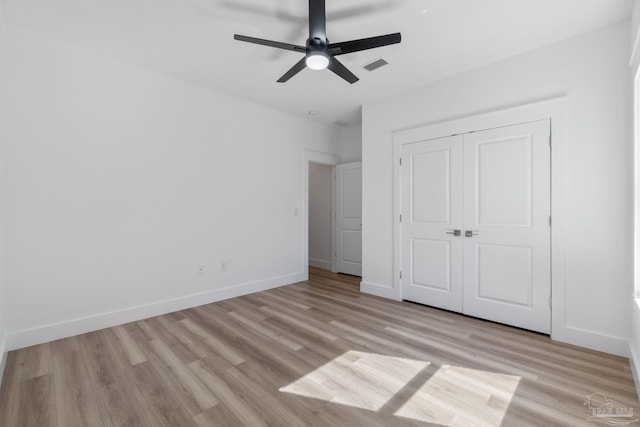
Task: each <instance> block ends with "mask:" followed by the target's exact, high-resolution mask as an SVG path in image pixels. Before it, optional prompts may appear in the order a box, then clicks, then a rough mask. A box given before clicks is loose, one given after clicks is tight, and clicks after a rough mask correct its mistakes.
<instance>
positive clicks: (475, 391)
mask: <svg viewBox="0 0 640 427" xmlns="http://www.w3.org/2000/svg"><path fill="white" fill-rule="evenodd" d="M519 382H520V377H518V376H513V375H505V374H497V373H494V372H487V371H479V370H475V369H468V368H461V367H456V366H447V365H444V366H442V367H441V368H440V369H438V371H437V372H436V373H435V374H433V376H432V377H431V378H430V379H429V380H428V381H427V382H426V383H425V384H424V385H423V386H422V387H421V388H420V390H418V391H417V392H416V393H414V395H413V396H412V397H411V398H410V399H409V400H408V401H407V402H406V403H405V404H404V405H403V406H402V407H401V408H400V409H399V410H398V411H397V412H396V413H395V415H398V416H401V417H405V418H411V419H414V420H418V421H426V422H430V423H437V424H440V425H443V426H461V425H477V426H499V425H500V424H501V422H502V419H503V418H504V416H505V414H506V412H507V409H508V407H509V403H510V402H511V399H512V398H513V395H514V393H515V391H516V388H517V387H518V383H519Z"/></svg>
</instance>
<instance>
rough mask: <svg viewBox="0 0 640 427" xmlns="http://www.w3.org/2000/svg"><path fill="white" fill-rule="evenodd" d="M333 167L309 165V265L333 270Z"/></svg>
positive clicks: (316, 164)
mask: <svg viewBox="0 0 640 427" xmlns="http://www.w3.org/2000/svg"><path fill="white" fill-rule="evenodd" d="M332 203H333V201H332V200H331V166H327V165H321V164H318V163H309V265H312V266H314V267H320V268H324V269H327V270H331V205H332Z"/></svg>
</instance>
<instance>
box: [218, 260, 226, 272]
mask: <svg viewBox="0 0 640 427" xmlns="http://www.w3.org/2000/svg"><path fill="white" fill-rule="evenodd" d="M220 271H227V263H226V262H221V263H220Z"/></svg>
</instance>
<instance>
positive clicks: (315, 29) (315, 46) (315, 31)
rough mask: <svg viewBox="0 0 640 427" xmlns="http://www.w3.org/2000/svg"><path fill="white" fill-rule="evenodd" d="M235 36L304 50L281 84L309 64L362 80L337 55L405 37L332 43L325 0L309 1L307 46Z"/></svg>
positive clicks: (383, 44) (245, 39)
mask: <svg viewBox="0 0 640 427" xmlns="http://www.w3.org/2000/svg"><path fill="white" fill-rule="evenodd" d="M233 38H234V39H235V40H239V41H243V42H248V43H255V44H260V45H264V46H270V47H275V48H277V49H285V50H291V51H294V52H299V53H304V55H305V56H304V57H303V58H302V59H301V60H300V61H298V62H297V63H296V64H295V65H294V66H293V67H291V68H290V69H289V71H287V72H286V73H284V74H283V75H282V77H280V78H279V79H278V83H284V82H286V81H288V80H289V79H290V78H291V77H293V76H295V75H296V74H298V73H299V72H300V71H302V70H303V69H304V68H305V67H309V68H311V69H312V70H324V69H325V68H328V69H329V70H331V71H333V72H334V73H336V74H337V75H338V76H340V77H342V78H343V79H345V80H346V81H348V82H349V83H351V84H353V83H355V82H357V81H358V80H359V79H358V77H356V75H355V74H353V73H352V72H351V71H349V70H348V69H347V67H345V66H344V65H343V64H342V63H341V62H340V61H338V60H337V59H336V56H338V55H344V54H347V53H353V52H359V51H361V50H367V49H374V48H376V47H382V46H387V45H390V44H396V43H400V40H401V36H400V33H393V34H386V35H383V36H375V37H368V38H365V39H357V40H349V41H346V42H339V43H329V40H328V39H327V17H326V9H325V0H309V38H308V39H307V45H306V46H298V45H295V44H290V43H282V42H276V41H272V40H265V39H258V38H255V37H249V36H242V35H240V34H234V36H233Z"/></svg>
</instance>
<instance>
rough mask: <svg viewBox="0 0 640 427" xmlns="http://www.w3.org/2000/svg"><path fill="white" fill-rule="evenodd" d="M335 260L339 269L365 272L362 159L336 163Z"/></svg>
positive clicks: (349, 272)
mask: <svg viewBox="0 0 640 427" xmlns="http://www.w3.org/2000/svg"><path fill="white" fill-rule="evenodd" d="M335 240H336V262H335V268H336V271H338V272H339V273H346V274H353V275H354V276H362V163H360V162H357V163H347V164H343V165H337V166H336V239H335Z"/></svg>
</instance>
